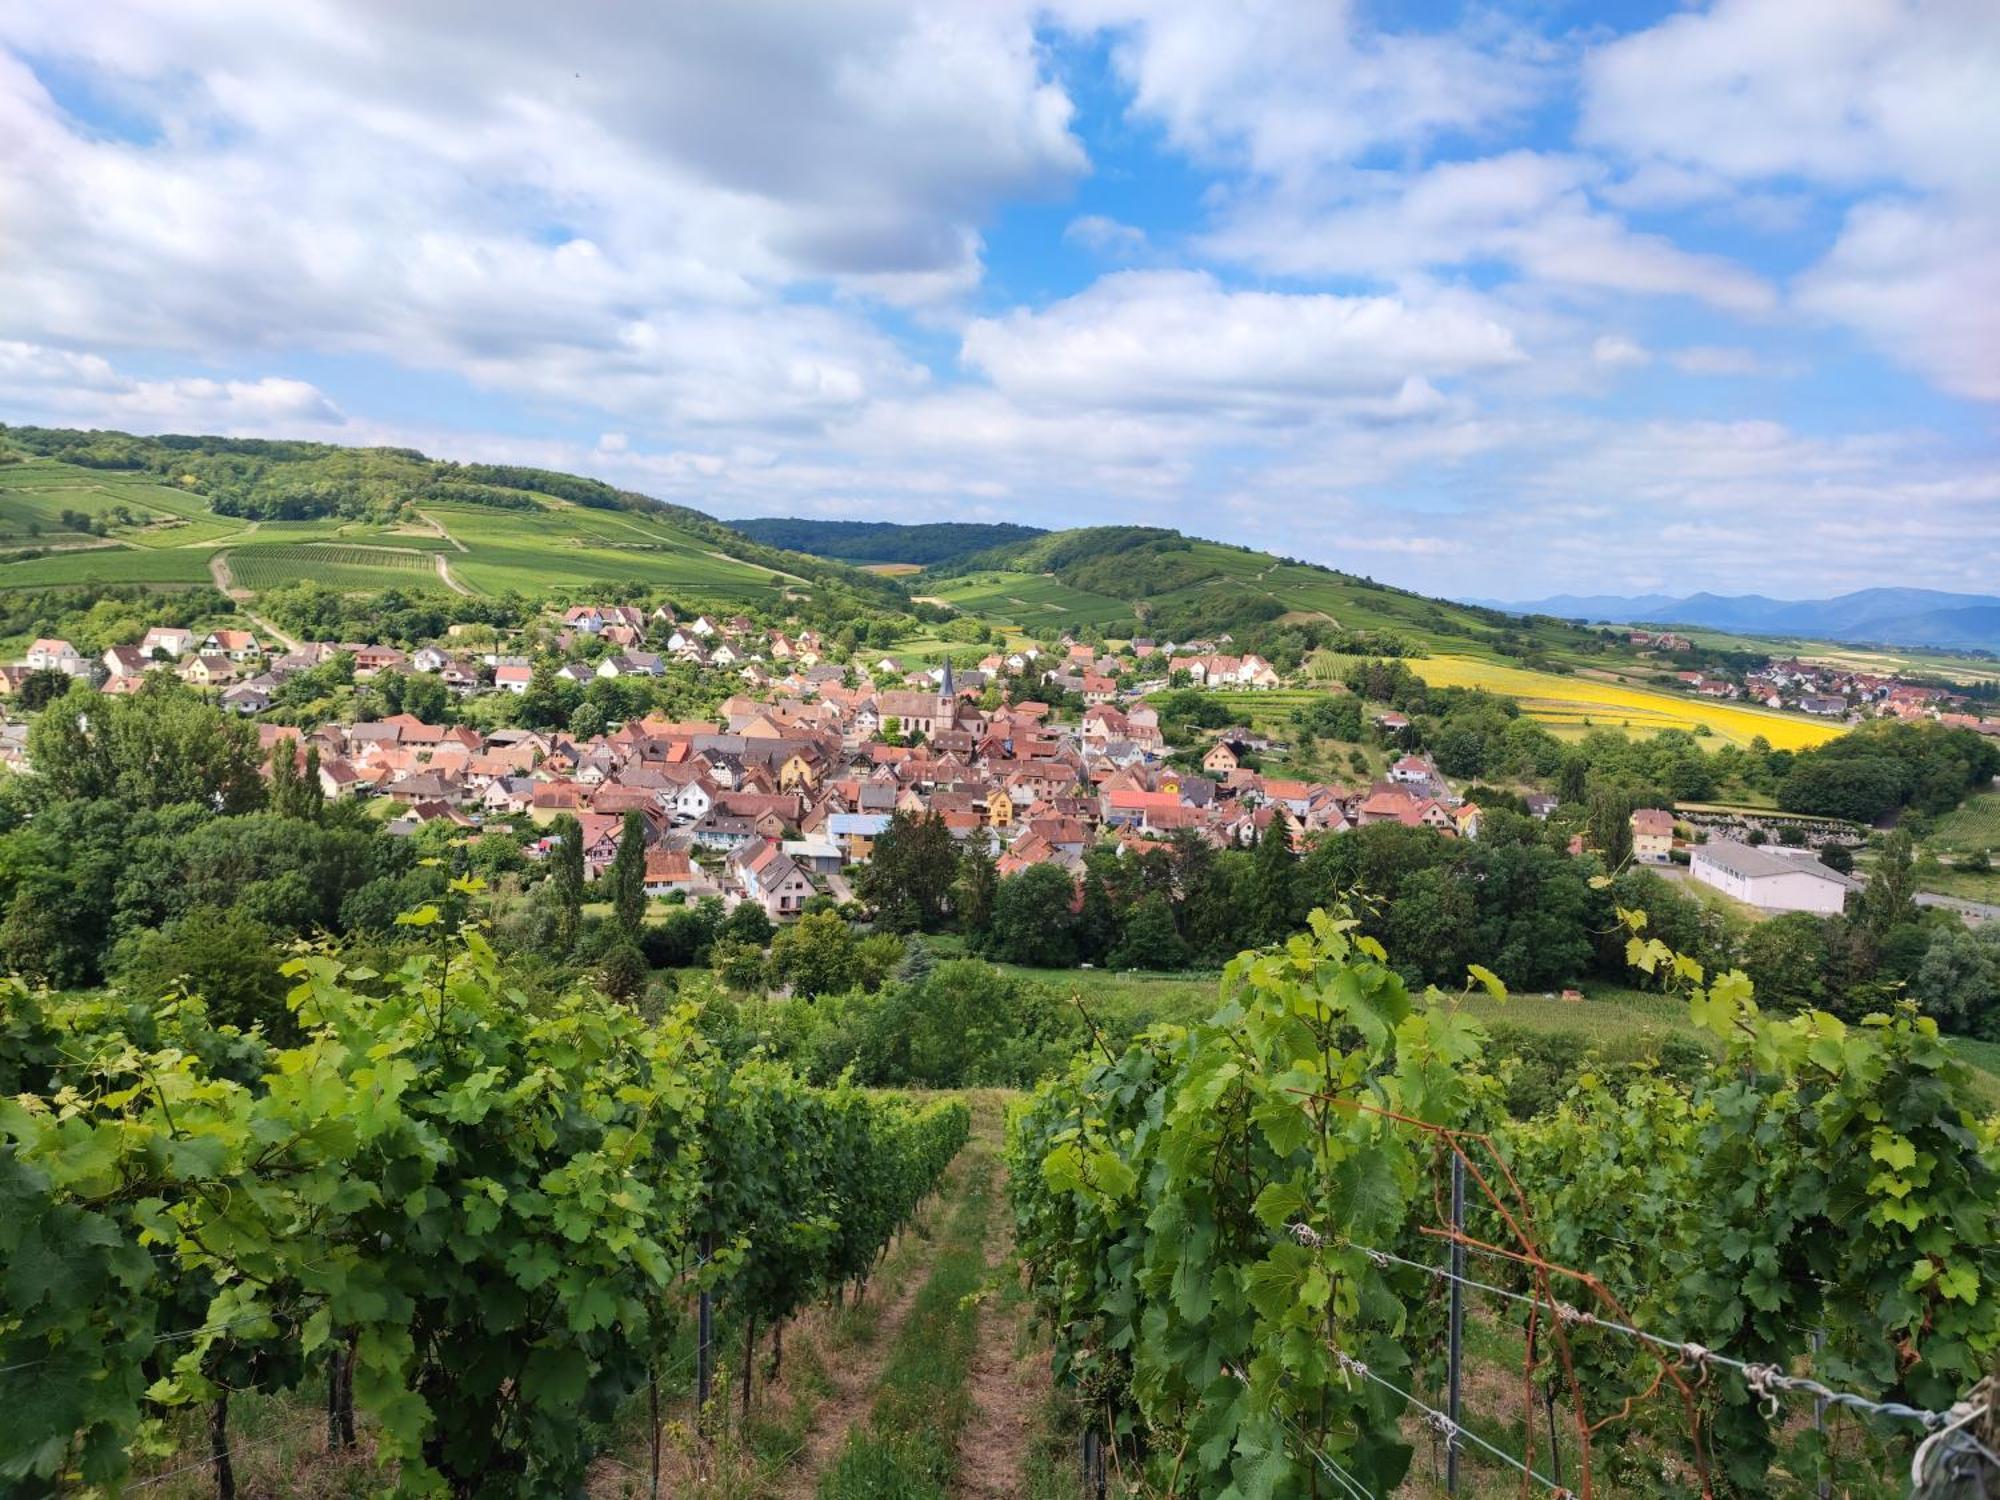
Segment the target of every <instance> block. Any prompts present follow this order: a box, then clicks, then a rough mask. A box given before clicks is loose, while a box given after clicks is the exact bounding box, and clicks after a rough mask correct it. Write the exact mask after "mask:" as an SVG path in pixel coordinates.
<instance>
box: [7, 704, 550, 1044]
mask: <svg viewBox="0 0 2000 1500" xmlns="http://www.w3.org/2000/svg"><path fill="white" fill-rule="evenodd" d="M28 751H29V755H30V757H31V759H32V761H33V763H34V765H35V767H36V772H35V774H34V775H32V776H26V777H10V778H8V779H7V780H6V781H5V782H4V783H0V828H4V831H3V832H0V963H4V965H5V967H6V968H7V969H8V970H9V971H11V972H13V973H17V974H21V975H25V976H26V977H28V978H30V979H32V980H35V981H37V982H40V983H45V984H48V985H51V986H54V987H57V988H82V987H87V986H92V985H96V984H100V983H103V982H104V981H105V980H107V979H110V978H115V977H120V976H122V977H124V978H126V979H128V980H130V981H132V982H133V983H135V984H137V985H139V986H141V987H143V988H164V987H165V986H167V985H168V984H169V983H171V982H174V981H176V980H178V979H180V978H185V977H187V976H194V977H195V979H196V982H197V983H198V984H199V986H200V987H201V988H202V990H203V992H204V993H205V994H207V996H208V998H209V1000H210V1002H211V1004H212V1005H213V1006H215V1008H216V1010H217V1013H218V1015H220V1016H223V1017H226V1018H228V1019H229V1020H231V1021H232V1022H235V1023H240V1024H249V1023H250V1022H251V1021H252V1020H254V1019H262V1020H264V1021H266V1022H267V1023H270V1024H272V1026H273V1028H274V1029H275V1030H282V1028H283V1026H284V1017H283V1010H282V1007H281V1006H276V1005H274V1003H273V1002H274V996H277V995H282V992H283V986H282V984H281V983H280V982H279V981H278V980H277V978H276V966H277V956H276V955H277V954H278V953H279V951H280V949H281V946H282V945H283V944H285V943H287V942H289V941H291V940H295V939H306V938H311V937H313V936H316V935H320V934H329V933H330V934H349V935H353V934H371V933H372V934H375V935H378V936H386V935H388V934H390V933H391V932H393V930H394V922H395V918H396V915H397V913H399V912H401V911H405V910H408V909H409V908H410V907H412V906H415V905H418V904H421V903H422V902H424V901H429V900H435V899H440V898H441V897H442V894H443V892H444V889H445V886H446V884H447V880H448V875H447V874H446V872H444V871H442V870H440V869H439V868H437V867H435V866H434V865H426V864H424V863H423V860H424V859H425V858H426V857H427V856H428V855H429V854H431V853H433V852H434V851H432V850H430V849H428V848H427V847H425V845H424V844H423V843H422V842H421V841H415V840H404V839H395V838H390V837H388V836H387V835H385V834H384V833H383V832H382V825H381V824H380V822H379V821H377V820H375V819H373V818H370V817H368V816H367V814H366V812H365V811H364V810H363V809H362V808H360V807H359V805H358V804H353V803H340V804H325V803H324V801H323V799H322V796H321V792H320V786H319V781H318V770H317V761H316V760H314V759H312V758H310V757H308V761H307V764H306V765H305V766H304V767H303V768H301V767H298V766H296V765H295V763H294V761H293V760H292V758H291V757H289V756H287V755H285V754H283V753H280V754H279V756H278V757H277V758H276V759H275V760H274V761H273V762H272V763H271V764H270V765H269V766H267V765H266V762H265V757H264V755H263V754H262V752H261V751H260V749H259V747H258V737H257V730H256V728H255V726H254V725H251V724H247V723H245V722H243V721H242V720H240V719H237V718H235V717H234V716H231V715H226V714H223V713H222V712H220V711H219V710H217V709H216V708H214V707H213V706H211V705H210V704H209V703H207V702H206V701H204V700H203V699H202V698H201V697H200V696H199V695H197V694H196V693H195V692H194V691H193V690H192V689H189V688H186V687H183V686H182V685H181V684H180V683H178V682H176V681H175V680H174V679H172V678H171V677H168V676H164V675H156V676H154V677H153V678H151V679H149V680H148V682H147V684H146V685H145V687H144V688H143V689H142V690H141V691H140V692H139V693H137V694H136V695H134V696H132V697H128V698H107V697H104V696H103V695H102V694H99V693H96V692H94V691H92V690H91V689H90V688H89V686H88V685H84V684H78V685H75V686H72V687H71V688H70V690H69V692H68V694H66V695H65V696H63V697H60V698H57V699H55V700H54V702H53V703H51V705H50V706H49V707H48V708H47V709H46V710H45V711H44V712H43V713H42V714H41V716H40V717H39V718H38V719H37V720H36V721H35V723H34V725H33V727H32V728H31V729H30V730H29V734H28ZM267 772H275V773H276V774H275V775H270V774H267ZM482 842H484V841H482ZM499 842H501V843H506V844H509V845H510V846H511V847H512V854H513V857H514V859H515V860H518V858H519V850H518V845H514V844H513V841H512V840H509V839H507V838H506V837H505V836H504V835H502V836H499ZM487 852H488V854H492V853H493V852H494V851H493V850H489V851H487Z"/></svg>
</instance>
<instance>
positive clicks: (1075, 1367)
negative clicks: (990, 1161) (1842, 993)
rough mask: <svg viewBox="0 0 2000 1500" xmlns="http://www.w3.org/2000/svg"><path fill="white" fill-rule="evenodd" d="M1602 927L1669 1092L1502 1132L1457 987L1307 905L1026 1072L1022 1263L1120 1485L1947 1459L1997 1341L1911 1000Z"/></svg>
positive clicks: (1560, 1481)
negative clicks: (1785, 982)
mask: <svg viewBox="0 0 2000 1500" xmlns="http://www.w3.org/2000/svg"><path fill="white" fill-rule="evenodd" d="M1626 915H1627V917H1628V919H1629V921H1630V924H1631V926H1632V928H1633V931H1634V936H1633V939H1632V955H1633V957H1634V959H1635V960H1637V961H1638V962H1639V963H1640V964H1641V965H1642V966H1643V967H1649V968H1664V969H1666V970H1669V971H1671V972H1672V973H1673V974H1674V975H1675V976H1676V977H1677V982H1678V984H1679V987H1680V992H1681V996H1682V999H1683V1001H1684V1002H1685V1004H1686V1005H1687V1006H1688V1008H1689V1012H1690V1015H1691V1017H1692V1019H1693V1020H1694V1021H1695V1023H1696V1024H1698V1025H1700V1026H1701V1027H1702V1028H1703V1029H1705V1030H1706V1031H1708V1032H1709V1033H1711V1034H1712V1035H1713V1037H1714V1039H1715V1040H1716V1042H1717V1043H1718V1044H1719V1047H1720V1051H1721V1055H1720V1056H1719V1058H1718V1059H1717V1060H1716V1061H1715V1063H1714V1064H1713V1065H1712V1071H1711V1072H1710V1073H1709V1074H1708V1075H1707V1076H1706V1077H1703V1078H1701V1079H1700V1080H1698V1081H1697V1082H1696V1084H1695V1085H1694V1086H1693V1087H1692V1089H1688V1088H1683V1087H1677V1086H1675V1085H1674V1084H1672V1083H1670V1082H1668V1081H1665V1080H1654V1079H1642V1080H1639V1081H1637V1082H1633V1083H1630V1084H1629V1085H1627V1086H1625V1087H1623V1088H1621V1089H1613V1088H1611V1087H1609V1086H1608V1085H1606V1084H1604V1083H1602V1082H1601V1081H1598V1080H1595V1079H1592V1078H1589V1077H1585V1078H1584V1079H1583V1080H1582V1082H1581V1084H1580V1086H1579V1087H1578V1088H1577V1089H1576V1090H1575V1091H1574V1092H1573V1093H1572V1094H1571V1096H1570V1098H1569V1099H1568V1100H1567V1101H1566V1102H1565V1103H1563V1104H1562V1105H1561V1106H1559V1107H1558V1108H1557V1109H1556V1110H1555V1111H1554V1112H1552V1113H1550V1114H1546V1115H1543V1116H1539V1117H1537V1118H1535V1119H1533V1120H1530V1121H1514V1120H1510V1119H1508V1118H1507V1117H1506V1116H1505V1115H1504V1113H1503V1111H1502V1110H1501V1109H1500V1108H1499V1107H1498V1105H1497V1103H1496V1089H1497V1084H1496V1076H1497V1075H1496V1073H1495V1072H1494V1071H1492V1070H1491V1069H1489V1067H1488V1065H1487V1064H1486V1063H1485V1062H1484V1061H1483V1060H1482V1041H1483V1036H1482V1032H1481V1030H1480V1028H1479V1027H1478V1026H1477V1025H1476V1024H1475V1023H1474V1022H1472V1021H1471V1020H1470V1019H1469V1018H1468V1017H1467V1015H1466V1014H1465V1013H1464V1012H1463V1011H1462V1010H1461V1009H1460V1008H1459V1007H1458V1005H1457V1004H1456V1003H1455V1001H1454V1000H1453V999H1452V997H1448V996H1444V995H1439V994H1436V993H1435V992H1433V993H1432V994H1431V995H1429V996H1427V997H1424V998H1423V999H1422V1000H1421V1001H1419V1000H1418V999H1417V998H1416V997H1413V996H1412V995H1411V994H1410V993H1409V992H1408V990H1407V989H1406V988H1405V985H1404V982H1403V981H1402V979H1401V978H1400V977H1398V976H1397V974H1396V973H1395V972H1394V971H1393V970H1391V969H1390V968H1389V967H1388V966H1387V964H1386V962H1385V955H1383V953H1382V952H1381V951H1380V949H1379V948H1378V947H1377V946H1376V945H1375V944H1374V943H1373V942H1372V941H1371V940H1369V939H1366V938H1361V937H1357V936H1355V935H1354V933H1353V927H1352V924H1351V923H1349V922H1347V921H1344V920H1337V919H1334V918H1330V917H1328V916H1327V915H1326V914H1325V913H1316V914H1315V915H1314V919H1313V924H1312V926H1313V930H1312V933H1311V935H1310V936H1301V937H1298V938H1295V939H1293V940H1292V941H1291V943H1290V944H1289V945H1287V946H1286V947H1285V948H1284V949H1282V950H1279V951H1275V952H1266V953H1262V954H1246V955H1245V956H1244V957H1242V958H1240V959H1238V960H1237V961H1236V962H1235V963H1234V964H1232V965H1231V967H1230V968H1229V970H1228V971H1227V972H1226V974H1225V976H1224V981H1223V990H1224V1003H1223V1006H1222V1008H1221V1009H1220V1010H1219V1011H1217V1013H1216V1014H1215V1016H1214V1017H1213V1018H1212V1019H1211V1020H1210V1021H1208V1022H1207V1023H1205V1024H1203V1025H1198V1026H1195V1027H1192V1028H1190V1029H1186V1030H1181V1029H1178V1028H1160V1029H1158V1030H1156V1031H1154V1032H1153V1033H1151V1034H1149V1035H1148V1036H1147V1037H1145V1038H1143V1039H1141V1040H1140V1041H1139V1042H1138V1043H1136V1044H1134V1045H1133V1046H1132V1047H1131V1048H1129V1049H1128V1050H1126V1051H1125V1052H1124V1053H1123V1054H1122V1055H1117V1056H1112V1055H1109V1054H1108V1053H1100V1055H1097V1056H1094V1057H1091V1058H1088V1059H1085V1060H1083V1061H1080V1062H1079V1063H1078V1064H1077V1065H1076V1066H1075V1067H1074V1068H1073V1069H1072V1070H1071V1071H1070V1072H1069V1073H1068V1074H1067V1075H1066V1076H1065V1077H1063V1078H1061V1079H1058V1080H1054V1081H1052V1082H1050V1083H1047V1084H1045V1085H1044V1086H1043V1087H1042V1088H1041V1089H1040V1090H1039V1091H1038V1092H1037V1093H1036V1095H1035V1096H1034V1097H1033V1099H1032V1100H1031V1101H1030V1102H1029V1104H1028V1105H1027V1107H1026V1108H1025V1109H1024V1110H1023V1111H1022V1112H1021V1113H1020V1115H1019V1116H1018V1118H1017V1120H1016V1122H1015V1126H1014V1131H1013V1135H1012V1139H1011V1142H1010V1153H1011V1155H1010V1168H1011V1192H1012V1194H1013V1199H1014V1204H1015V1213H1016V1219H1017V1225H1018V1240H1019V1245H1020V1251H1021V1255H1022V1258H1023V1260H1024V1262H1025V1263H1026V1265H1027V1267H1028V1270H1029V1274H1030V1277H1031V1280H1032V1284H1033V1287H1034V1290H1035V1293H1036V1295H1037V1298H1038V1300H1039V1302H1040V1304H1041V1306H1042V1308H1043V1310H1044V1313H1045V1314H1046V1316H1047V1318H1048V1320H1049V1322H1050V1323H1051V1324H1052V1325H1053V1327H1054V1329H1055V1333H1056V1339H1057V1370H1058V1376H1059V1378H1060V1379H1061V1380H1062V1381H1063V1382H1064V1383H1065V1384H1066V1385H1067V1386H1068V1387H1069V1388H1070V1389H1071V1390H1072V1391H1073V1392H1074V1393H1075V1394H1076V1396H1077V1398H1078V1399H1079V1400H1080V1401H1081V1402H1082V1403H1083V1404H1084V1405H1085V1407H1086V1408H1087V1410H1088V1411H1089V1413H1090V1419H1091V1422H1092V1424H1093V1426H1094V1428H1095V1429H1096V1430H1097V1431H1098V1432H1100V1433H1102V1434H1103V1435H1104V1437H1105V1439H1106V1441H1107V1444H1108V1451H1109V1453H1110V1454H1111V1456H1112V1459H1113V1461H1114V1463H1115V1465H1116V1467H1117V1468H1118V1469H1119V1471H1120V1472H1121V1473H1123V1474H1125V1475H1126V1476H1127V1492H1129V1493H1135V1494H1159V1495H1181V1494H1189V1495H1229V1496H1245V1497H1250V1496H1257V1497H1266V1496H1273V1497H1279V1496H1281V1497H1291V1496H1305V1495H1316V1496H1318V1495H1345V1496H1357V1497H1358V1496H1367V1495H1373V1496H1383V1495H1388V1494H1390V1493H1392V1492H1395V1491H1397V1490H1398V1487H1399V1486H1402V1485H1405V1484H1406V1483H1409V1484H1413V1485H1417V1486H1418V1488H1419V1489H1421V1488H1422V1486H1421V1482H1420V1477H1419V1476H1420V1473H1421V1471H1420V1470H1419V1469H1418V1467H1417V1466H1415V1465H1414V1464H1413V1460H1414V1458H1415V1456H1416V1454H1417V1452H1418V1451H1419V1448H1420V1447H1428V1449H1429V1451H1430V1453H1431V1456H1432V1461H1433V1464H1436V1463H1437V1461H1438V1457H1439V1455H1440V1453H1442V1455H1443V1457H1444V1459H1445V1467H1447V1468H1452V1469H1456V1468H1457V1467H1459V1466H1460V1465H1461V1464H1462V1465H1463V1467H1464V1469H1465V1471H1466V1478H1467V1479H1469V1480H1470V1481H1471V1482H1472V1483H1474V1484H1475V1485H1477V1486H1479V1487H1478V1488H1477V1489H1476V1490H1475V1491H1474V1493H1481V1494H1484V1493H1518V1494H1523V1495H1527V1494H1532V1493H1545V1494H1555V1495H1568V1494H1578V1495H1586V1496H1587V1495H1590V1494H1592V1493H1603V1494H1618V1495H1685V1494H1702V1495H1749V1494H1798V1495H1807V1494H1814V1493H1819V1494H1826V1493H1840V1494H1851V1495H1868V1494H1885V1495H1886V1494H1896V1495H1900V1494H1904V1493H1907V1492H1908V1490H1907V1486H1908V1483H1909V1479H1908V1476H1909V1474H1910V1469H1911V1464H1912V1457H1913V1453H1914V1452H1915V1451H1916V1450H1917V1449H1918V1446H1919V1444H1920V1443H1921V1444H1923V1449H1922V1453H1921V1455H1920V1461H1919V1463H1918V1469H1919V1471H1920V1475H1921V1476H1922V1478H1923V1479H1924V1480H1925V1482H1931V1481H1934V1480H1935V1479H1936V1478H1937V1476H1938V1475H1939V1474H1941V1473H1944V1472H1945V1471H1946V1469H1947V1468H1948V1467H1949V1466H1950V1465H1951V1464H1953V1463H1955V1462H1956V1459H1955V1458H1954V1457H1953V1454H1954V1452H1955V1451H1958V1450H1955V1449H1954V1444H1957V1445H1959V1448H1960V1449H1962V1448H1963V1445H1965V1444H1966V1443H1969V1442H1971V1441H1973V1439H1971V1438H1969V1437H1967V1436H1966V1434H1967V1432H1968V1429H1969V1428H1970V1426H1971V1419H1973V1418H1975V1417H1978V1416H1979V1415H1980V1411H1981V1408H1979V1407H1978V1406H1976V1405H1975V1406H1966V1407H1962V1408H1955V1403H1957V1402H1958V1401H1959V1400H1960V1398H1961V1397H1963V1396H1964V1395H1965V1394H1966V1393H1967V1392H1969V1391H1971V1390H1972V1389H1973V1388H1974V1387H1975V1385H1976V1384H1977V1383H1978V1382H1979V1381H1980V1380H1981V1379H1982V1377H1983V1376H1985V1375H1986V1373H1987V1371H1988V1370H1989V1369H1990V1368H1991V1366H1992V1363H1993V1360H1994V1358H1995V1355H1996V1353H2000V1304H1996V1300H1995V1298H1994V1295H1993V1290H1994V1286H1995V1278H1996V1277H2000V1234H1996V1231H2000V1121H1995V1120H1994V1119H1991V1118H1986V1119H1982V1118H1980V1112H1979V1110H1978V1109H1977V1108H1976V1106H1975V1104H1974V1102H1973V1095H1972V1093H1971V1085H1970V1079H1969V1077H1968V1074H1967V1071H1966V1069H1965V1067H1964V1065H1963V1064H1962V1063H1959V1062H1956V1061H1954V1060H1952V1058H1951V1057H1950V1056H1949V1054H1948V1053H1947V1052H1946V1051H1945V1049H1944V1047H1943V1046H1942V1044H1941V1043H1940V1041H1939V1038H1938V1036H1937V1034H1936V1029H1935V1027H1934V1026H1933V1025H1931V1024H1930V1023H1929V1022H1928V1021H1925V1020H1922V1019H1919V1018H1917V1017H1916V1016H1915V1014H1914V1012H1913V1011H1905V1010H1898V1011H1897V1012H1896V1013H1894V1014H1891V1015H1885V1016H1880V1017H1876V1018H1872V1019H1871V1020H1870V1021H1868V1022H1867V1023H1865V1024H1862V1025H1859V1026H1854V1027H1847V1026H1844V1025H1843V1024H1842V1023H1841V1022H1839V1021H1837V1020H1835V1019H1834V1018H1833V1017H1830V1016H1827V1015H1823V1014H1818V1013H1807V1014H1803V1015H1799V1016H1794V1017H1788V1018H1784V1019H1774V1018H1770V1017H1766V1016H1764V1015H1762V1014H1761V1013H1760V1012H1759V1011H1758V1009H1757V1006H1756V1004H1755V1001H1754V999H1753V998H1752V996H1751V995H1750V993H1749V986H1748V985H1747V983H1746V982H1744V981H1743V980H1742V978H1741V976H1740V975H1729V976H1722V977H1716V978H1714V979H1712V980H1710V979H1708V978H1707V977H1706V976H1704V975H1702V974H1701V973H1700V971H1699V969H1698V968H1697V966H1695V965H1693V964H1691V963H1689V962H1688V961H1686V960H1684V959H1677V958H1675V956H1674V955H1672V954H1670V953H1667V952H1666V951H1665V950H1664V949H1663V947H1662V946H1661V945H1659V944H1658V943H1657V942H1656V941H1655V940H1651V939H1648V938H1647V937H1645V935H1644V931H1643V928H1644V918H1643V914H1640V913H1628V914H1626ZM1474 979H1475V981H1477V982H1478V983H1479V985H1480V986H1481V987H1482V988H1490V989H1497V988H1498V986H1497V982H1496V981H1492V980H1491V976H1488V975H1485V974H1484V972H1483V971H1475V973H1474ZM1454 1351H1456V1352H1457V1355H1458V1357H1456V1358H1454V1357H1453V1354H1454ZM1467 1351H1470V1353H1469V1354H1468V1352H1467ZM1466 1390H1470V1391H1471V1392H1474V1393H1476V1394H1477V1397H1478V1399H1477V1401H1476V1402H1472V1403H1464V1404H1461V1397H1462V1395H1463V1394H1464V1393H1465V1391H1466ZM1961 1419H1964V1420H1961ZM1988 1419H1989V1420H1990V1415H1989V1418H1988ZM1822 1484H1824V1485H1825V1486H1827V1488H1821V1486H1822ZM1833 1486H1838V1489H1837V1490H1836V1489H1834V1488H1833ZM1938 1493H1942V1491H1941V1490H1940V1491H1938ZM1966 1493H1978V1491H1976V1490H1974V1491H1967V1492H1966Z"/></svg>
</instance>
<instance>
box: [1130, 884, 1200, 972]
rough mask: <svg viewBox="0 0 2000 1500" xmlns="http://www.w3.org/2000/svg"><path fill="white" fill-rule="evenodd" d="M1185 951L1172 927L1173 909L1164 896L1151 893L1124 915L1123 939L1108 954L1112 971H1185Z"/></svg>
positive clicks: (1182, 942)
mask: <svg viewBox="0 0 2000 1500" xmlns="http://www.w3.org/2000/svg"><path fill="white" fill-rule="evenodd" d="M1187 964H1188V947H1187V944H1186V942H1184V941H1183V940H1182V938H1181V935H1180V930H1179V929H1178V928H1177V927H1175V926H1174V909H1173V906H1172V904H1171V903H1170V902H1169V901H1168V900H1167V898H1166V896H1165V895H1164V894H1162V893H1161V892H1159V891H1153V892H1150V893H1149V894H1147V895H1145V896H1142V897H1141V898H1140V899H1139V900H1138V901H1137V902H1136V903H1134V905H1133V907H1132V909H1131V910H1130V911H1129V912H1127V913H1126V915H1125V931H1124V935H1123V936H1122V937H1121V938H1120V939H1119V943H1118V947H1117V948H1116V949H1115V950H1114V951H1113V952H1112V954H1111V966H1112V967H1113V968H1114V969H1184V968H1186V967H1187Z"/></svg>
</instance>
